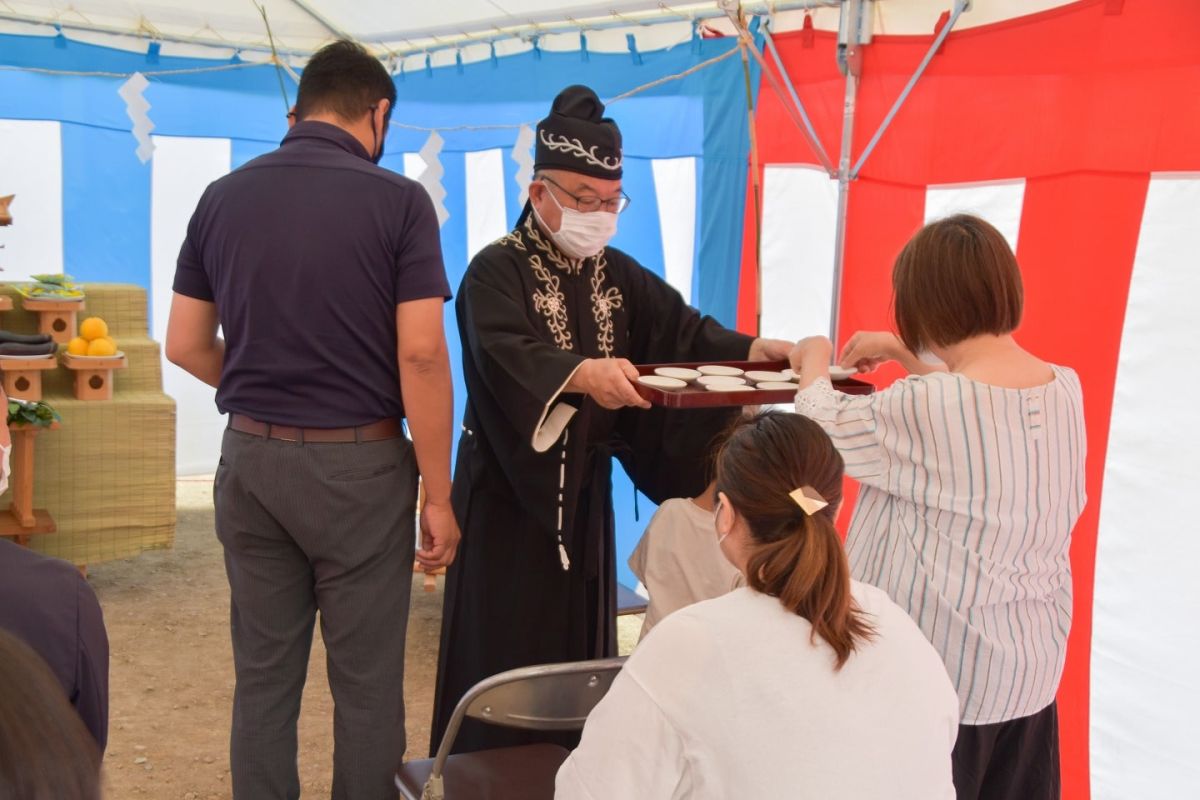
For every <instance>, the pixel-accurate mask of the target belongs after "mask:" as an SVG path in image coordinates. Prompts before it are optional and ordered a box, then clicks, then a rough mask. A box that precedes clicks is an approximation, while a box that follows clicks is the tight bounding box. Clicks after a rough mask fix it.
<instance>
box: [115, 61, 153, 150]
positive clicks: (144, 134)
mask: <svg viewBox="0 0 1200 800" xmlns="http://www.w3.org/2000/svg"><path fill="white" fill-rule="evenodd" d="M149 85H150V81H148V80H146V76H145V75H143V74H142V73H140V72H135V73H133V75H131V76H130V77H129V80H127V81H125V82H124V83H123V84H121V88H120V89H118V90H117V94H118V95H120V97H121V99H122V100H124V101H125V113H126V114H128V115H129V119H130V121H132V122H133V138H134V139H136V140H137V143H138V146H137V157H138V159H140V160H141V162H142V163H143V164H145V163H146V162H147V161H149V160H150V157H151V156H152V155H153V154H154V141H153V140H152V139H151V138H150V131H152V130H154V123H153V122H151V121H150V103H149V102H148V101H147V100H146V97H145V95H143V94H142V93H143V92H144V91H146V87H147V86H149Z"/></svg>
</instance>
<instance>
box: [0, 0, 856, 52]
mask: <svg viewBox="0 0 1200 800" xmlns="http://www.w3.org/2000/svg"><path fill="white" fill-rule="evenodd" d="M291 2H292V4H293V5H294V6H296V7H297V8H299V9H300V10H301V11H303V12H304V13H305V14H307V15H308V16H309V17H310V18H312V19H313V20H314V21H316V22H317V23H319V24H320V25H321V26H322V27H324V28H325V29H326V30H328V31H330V33H331V34H333V35H334V36H346V37H347V38H354V37H351V36H350V34H349V33H347V32H346V31H343V30H341V29H340V28H338V27H337V26H336V25H334V24H333V23H331V22H330V21H329V20H328V19H326V18H325V17H324V15H322V14H320V13H319V12H317V11H315V10H314V9H313V8H312V6H311V4H310V3H309V2H307V1H306V0H291ZM839 2H840V0H776V1H775V2H771V0H749V1H748V2H746V3H745V5H746V6H748V7H753V8H756V9H761V10H763V11H769V12H771V13H775V12H779V11H795V10H806V9H815V8H830V7H833V6H836V5H838V3H839ZM64 13H66V12H64ZM723 16H725V14H724V12H723V11H720V10H717V9H715V8H708V9H695V10H694V11H689V10H688V9H687V8H686V7H685V8H681V9H678V10H677V9H675V8H673V7H672V6H668V5H667V4H666V3H660V4H659V6H658V10H657V11H656V12H655V14H654V15H653V16H646V15H642V16H639V15H637V14H636V13H633V12H630V13H628V14H617V15H616V16H615V17H614V16H612V15H610V16H608V17H607V18H599V17H597V18H592V19H590V20H589V19H587V18H584V19H578V20H577V19H572V18H567V19H562V18H558V19H549V18H547V19H545V20H544V21H531V22H527V23H523V24H520V25H513V26H511V27H501V26H495V25H493V26H492V27H490V28H484V29H480V30H478V31H474V32H471V31H469V30H463V29H461V28H459V29H451V28H438V29H433V28H430V29H427V30H420V31H405V32H404V35H403V36H401V35H400V34H399V33H394V34H393V33H384V34H377V35H375V36H369V37H359V38H357V39H356V41H358V42H360V43H362V44H364V45H366V46H368V48H378V49H379V50H383V51H385V52H383V53H378V52H377V53H376V55H379V56H380V57H381V58H384V57H404V56H412V55H418V54H429V53H435V52H440V51H445V50H459V49H462V48H463V47H469V46H471V45H478V44H493V43H495V42H498V41H505V40H512V39H517V40H526V41H528V40H530V39H532V38H535V37H537V36H542V35H550V34H566V33H571V32H576V31H577V32H580V33H586V32H587V31H593V30H607V29H611V28H636V27H639V26H647V25H655V24H659V23H665V22H671V21H689V22H693V23H697V22H702V21H704V20H706V19H719V18H721V17H723ZM0 20H3V21H7V22H17V23H21V24H25V25H35V26H41V27H48V28H57V29H59V30H61V31H76V32H80V33H100V34H105V35H109V36H117V37H122V38H126V39H130V40H135V41H136V40H143V41H148V42H170V43H172V44H185V45H193V46H197V47H210V48H214V49H217V50H226V51H230V50H232V51H234V52H241V53H261V54H263V55H264V56H270V54H271V45H270V43H269V42H267V41H265V39H264V40H260V41H249V40H247V41H238V40H230V39H223V38H220V37H219V36H217V35H215V32H214V35H213V36H204V35H198V34H179V33H165V32H163V31H159V30H158V29H156V28H155V27H154V25H153V21H152V20H148V19H143V20H142V21H141V24H140V25H139V27H137V28H128V27H122V26H119V25H107V24H104V23H97V22H91V21H88V20H85V19H79V20H74V19H65V18H62V17H59V18H48V17H41V16H35V15H32V14H21V13H17V12H14V11H7V10H3V6H2V5H0ZM264 34H265V31H264ZM393 35H394V36H396V38H395V39H394V40H388V39H387V37H388V36H393ZM422 38H427V39H433V40H434V42H433V43H432V44H426V45H424V46H419V45H416V44H413V43H412V40H414V39H422ZM398 44H405V45H408V46H404V47H396V46H395V45H398ZM275 51H276V52H277V53H278V54H279V55H285V56H290V57H293V58H297V59H306V58H308V57H309V56H311V55H312V54H313V53H315V52H316V50H314V49H310V48H302V47H283V46H281V45H279V44H278V43H276V47H275ZM200 57H201V58H205V57H207V56H200Z"/></svg>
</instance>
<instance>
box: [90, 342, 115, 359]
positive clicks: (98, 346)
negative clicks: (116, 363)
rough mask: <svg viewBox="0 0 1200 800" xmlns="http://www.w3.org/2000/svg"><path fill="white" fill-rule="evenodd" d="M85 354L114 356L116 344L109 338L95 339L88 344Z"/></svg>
mask: <svg viewBox="0 0 1200 800" xmlns="http://www.w3.org/2000/svg"><path fill="white" fill-rule="evenodd" d="M87 354H88V355H89V356H114V355H116V354H117V346H116V345H115V344H113V343H112V340H110V339H96V340H94V341H92V342H91V343H90V344H88V349H87Z"/></svg>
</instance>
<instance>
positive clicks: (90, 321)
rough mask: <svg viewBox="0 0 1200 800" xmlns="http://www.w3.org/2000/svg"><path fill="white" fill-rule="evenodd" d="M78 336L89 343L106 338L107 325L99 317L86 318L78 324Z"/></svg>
mask: <svg viewBox="0 0 1200 800" xmlns="http://www.w3.org/2000/svg"><path fill="white" fill-rule="evenodd" d="M79 335H80V336H82V337H83V338H84V339H87V340H88V341H89V342H94V341H95V340H97V339H103V338H104V337H105V336H108V323H106V322H105V321H104V320H102V319H100V318H99V317H88V318H87V319H85V320H84V321H83V322H81V323H79Z"/></svg>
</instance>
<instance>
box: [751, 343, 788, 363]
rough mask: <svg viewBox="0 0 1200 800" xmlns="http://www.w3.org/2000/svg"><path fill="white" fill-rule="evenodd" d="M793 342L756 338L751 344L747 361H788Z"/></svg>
mask: <svg viewBox="0 0 1200 800" xmlns="http://www.w3.org/2000/svg"><path fill="white" fill-rule="evenodd" d="M791 351H792V343H791V342H786V341H784V340H783V339H755V340H754V341H753V342H752V343H751V344H750V354H749V355H748V356H746V360H747V361H786V360H787V357H788V353H790V352H791Z"/></svg>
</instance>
